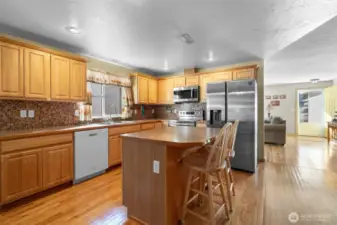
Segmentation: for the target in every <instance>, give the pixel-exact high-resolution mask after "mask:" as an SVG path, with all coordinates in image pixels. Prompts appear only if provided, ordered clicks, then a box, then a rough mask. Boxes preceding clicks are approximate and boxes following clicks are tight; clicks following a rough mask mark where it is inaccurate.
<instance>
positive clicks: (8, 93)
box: [0, 42, 24, 97]
mask: <svg viewBox="0 0 337 225" xmlns="http://www.w3.org/2000/svg"><path fill="white" fill-rule="evenodd" d="M23 82H24V80H23V48H21V47H19V46H16V45H11V44H7V43H2V42H0V96H5V97H24V88H23V86H24V85H23Z"/></svg>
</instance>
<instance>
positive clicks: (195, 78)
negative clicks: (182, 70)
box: [186, 76, 199, 86]
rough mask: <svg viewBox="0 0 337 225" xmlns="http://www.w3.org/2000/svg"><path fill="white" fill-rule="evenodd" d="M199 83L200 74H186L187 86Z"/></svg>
mask: <svg viewBox="0 0 337 225" xmlns="http://www.w3.org/2000/svg"><path fill="white" fill-rule="evenodd" d="M197 85H199V76H186V86H197Z"/></svg>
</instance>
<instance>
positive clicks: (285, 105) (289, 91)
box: [264, 81, 333, 134]
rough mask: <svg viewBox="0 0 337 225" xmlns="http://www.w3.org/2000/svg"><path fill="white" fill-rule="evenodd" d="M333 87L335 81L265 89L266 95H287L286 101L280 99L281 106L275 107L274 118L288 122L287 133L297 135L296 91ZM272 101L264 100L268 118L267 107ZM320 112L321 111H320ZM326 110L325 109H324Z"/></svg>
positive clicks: (269, 86) (284, 85)
mask: <svg viewBox="0 0 337 225" xmlns="http://www.w3.org/2000/svg"><path fill="white" fill-rule="evenodd" d="M332 85H333V81H322V82H319V83H318V84H312V83H296V84H282V85H268V86H265V87H264V95H270V96H273V95H286V96H287V98H286V99H280V106H274V107H273V109H272V110H271V115H272V116H279V117H281V118H282V119H284V120H286V121H287V133H288V134H295V133H296V108H295V107H296V90H297V89H306V88H325V87H329V86H332ZM269 102H270V100H266V99H264V106H265V108H264V112H265V118H267V113H268V112H267V110H266V107H267V105H268V104H269ZM319 110H320V109H319ZM322 110H324V109H322Z"/></svg>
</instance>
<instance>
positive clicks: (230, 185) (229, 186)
mask: <svg viewBox="0 0 337 225" xmlns="http://www.w3.org/2000/svg"><path fill="white" fill-rule="evenodd" d="M238 125H239V121H238V120H235V122H234V123H233V125H232V127H231V131H230V135H229V142H228V146H227V149H226V158H225V161H226V164H225V165H226V166H225V168H224V170H223V171H224V177H225V184H226V190H227V198H228V203H229V210H230V211H231V212H232V211H233V201H232V194H233V196H235V184H234V176H233V172H232V167H231V159H232V158H233V157H234V156H235V151H234V145H235V140H236V133H237V129H238Z"/></svg>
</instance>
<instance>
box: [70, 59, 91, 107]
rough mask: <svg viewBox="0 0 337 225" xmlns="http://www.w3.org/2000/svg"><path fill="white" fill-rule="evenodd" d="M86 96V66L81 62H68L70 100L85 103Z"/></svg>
mask: <svg viewBox="0 0 337 225" xmlns="http://www.w3.org/2000/svg"><path fill="white" fill-rule="evenodd" d="M86 95H87V66H86V64H85V63H83V62H79V61H75V60H71V61H70V99H72V100H76V101H85V99H86Z"/></svg>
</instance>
